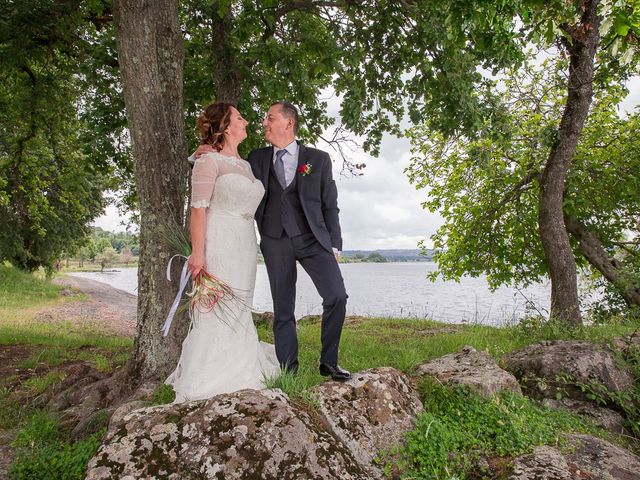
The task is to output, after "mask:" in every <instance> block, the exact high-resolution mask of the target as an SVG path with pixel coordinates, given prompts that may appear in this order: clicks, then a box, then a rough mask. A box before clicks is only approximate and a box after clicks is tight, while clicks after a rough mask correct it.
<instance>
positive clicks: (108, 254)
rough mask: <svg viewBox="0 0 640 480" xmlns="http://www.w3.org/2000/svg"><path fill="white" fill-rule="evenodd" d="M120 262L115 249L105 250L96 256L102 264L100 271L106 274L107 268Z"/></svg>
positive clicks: (108, 248)
mask: <svg viewBox="0 0 640 480" xmlns="http://www.w3.org/2000/svg"><path fill="white" fill-rule="evenodd" d="M117 260H118V252H116V251H115V249H114V248H113V247H107V248H105V249H104V250H103V251H102V252H101V253H99V254H98V255H96V261H97V262H98V263H99V264H100V271H101V272H104V269H105V267H111V266H113V264H114V263H115V262H116V261H117Z"/></svg>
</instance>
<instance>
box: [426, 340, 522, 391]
mask: <svg viewBox="0 0 640 480" xmlns="http://www.w3.org/2000/svg"><path fill="white" fill-rule="evenodd" d="M416 370H417V373H418V374H419V375H430V376H433V377H435V378H437V379H438V380H439V381H440V382H442V383H445V384H449V385H461V386H465V387H469V388H471V389H472V390H475V391H476V392H478V393H480V394H482V395H494V394H496V393H499V392H501V391H503V390H510V391H512V392H516V393H521V391H520V385H519V384H518V381H517V380H516V378H515V377H514V376H513V375H511V374H510V373H509V372H505V371H504V370H503V369H502V368H500V367H499V366H498V364H497V363H496V361H495V360H494V359H493V358H492V357H491V355H489V354H488V353H486V352H478V351H477V350H476V349H475V348H473V347H470V346H465V347H463V348H462V350H461V351H460V352H458V353H452V354H450V355H445V356H443V357H439V358H436V359H435V360H432V361H430V362H428V363H423V364H422V365H419V366H418V367H417V369H416Z"/></svg>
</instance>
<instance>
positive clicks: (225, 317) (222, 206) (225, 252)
mask: <svg viewBox="0 0 640 480" xmlns="http://www.w3.org/2000/svg"><path fill="white" fill-rule="evenodd" d="M192 188H193V191H192V196H191V206H192V207H193V208H207V228H206V233H205V256H206V262H207V271H208V272H209V273H211V274H212V275H214V276H215V277H217V278H219V279H220V280H222V281H224V282H226V283H227V284H228V285H229V286H231V287H232V288H233V290H234V292H235V295H236V297H235V298H234V299H233V300H231V301H226V302H222V303H224V305H220V304H219V305H217V306H216V307H215V308H214V309H213V310H212V311H210V312H205V313H203V312H196V313H195V315H194V318H193V319H192V326H191V330H190V331H189V334H188V335H187V337H186V338H185V340H184V343H183V344H182V353H181V355H180V360H179V361H178V366H177V367H176V369H175V371H174V372H173V373H172V374H171V375H170V376H169V378H168V379H167V380H166V383H168V384H170V385H172V386H173V388H174V390H175V392H176V399H175V402H176V403H178V402H186V401H190V400H200V399H205V398H209V397H211V396H213V395H217V394H220V393H227V392H234V391H236V390H241V389H243V388H254V389H260V388H265V384H264V380H265V378H268V377H273V376H276V375H278V374H279V372H280V367H279V364H278V360H277V358H276V354H275V348H274V346H273V345H271V344H267V343H264V342H260V341H259V340H258V334H257V332H256V328H255V326H254V324H253V320H252V317H251V305H252V302H253V291H254V286H255V279H256V257H257V242H256V234H255V229H254V222H253V214H254V212H255V210H256V208H257V206H258V204H259V203H260V200H261V199H262V196H263V195H264V187H263V186H262V183H261V182H260V181H259V180H256V179H255V177H254V176H253V174H252V172H251V167H250V165H249V163H247V162H246V161H244V160H241V159H237V158H235V157H228V156H225V155H222V154H220V153H207V154H204V155H202V156H200V157H199V158H198V159H197V160H196V161H195V164H194V167H193V172H192Z"/></svg>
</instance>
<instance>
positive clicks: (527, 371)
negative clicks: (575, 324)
mask: <svg viewBox="0 0 640 480" xmlns="http://www.w3.org/2000/svg"><path fill="white" fill-rule="evenodd" d="M504 364H505V368H506V369H507V370H508V371H510V372H511V373H513V374H514V375H515V376H516V377H517V378H518V379H519V380H520V384H521V385H522V387H523V389H524V391H525V393H526V394H527V395H530V396H533V397H536V398H559V397H568V398H572V399H574V400H589V398H588V397H587V394H586V393H585V392H583V390H582V389H581V388H580V387H579V384H592V383H594V382H595V383H597V384H600V385H602V386H604V387H605V388H606V389H607V390H609V391H610V392H620V391H622V390H628V389H630V388H632V386H633V381H634V380H633V375H632V374H631V372H629V371H627V370H624V369H621V368H620V367H619V366H618V365H617V364H616V360H615V357H614V354H613V352H612V351H611V349H609V348H608V347H606V346H604V345H597V344H593V343H590V342H584V341H577V340H573V341H564V340H562V341H560V340H559V341H552V342H542V343H537V344H533V345H529V346H527V347H525V348H522V349H520V350H516V351H513V352H511V353H509V354H507V355H505V357H504Z"/></svg>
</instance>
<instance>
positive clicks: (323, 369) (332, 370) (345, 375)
mask: <svg viewBox="0 0 640 480" xmlns="http://www.w3.org/2000/svg"><path fill="white" fill-rule="evenodd" d="M320 375H322V376H323V377H328V376H329V375H331V378H333V379H334V380H338V381H339V382H344V381H346V380H350V379H351V374H350V373H349V372H347V371H346V370H343V369H341V368H340V367H339V366H338V365H329V364H326V363H321V364H320Z"/></svg>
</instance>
